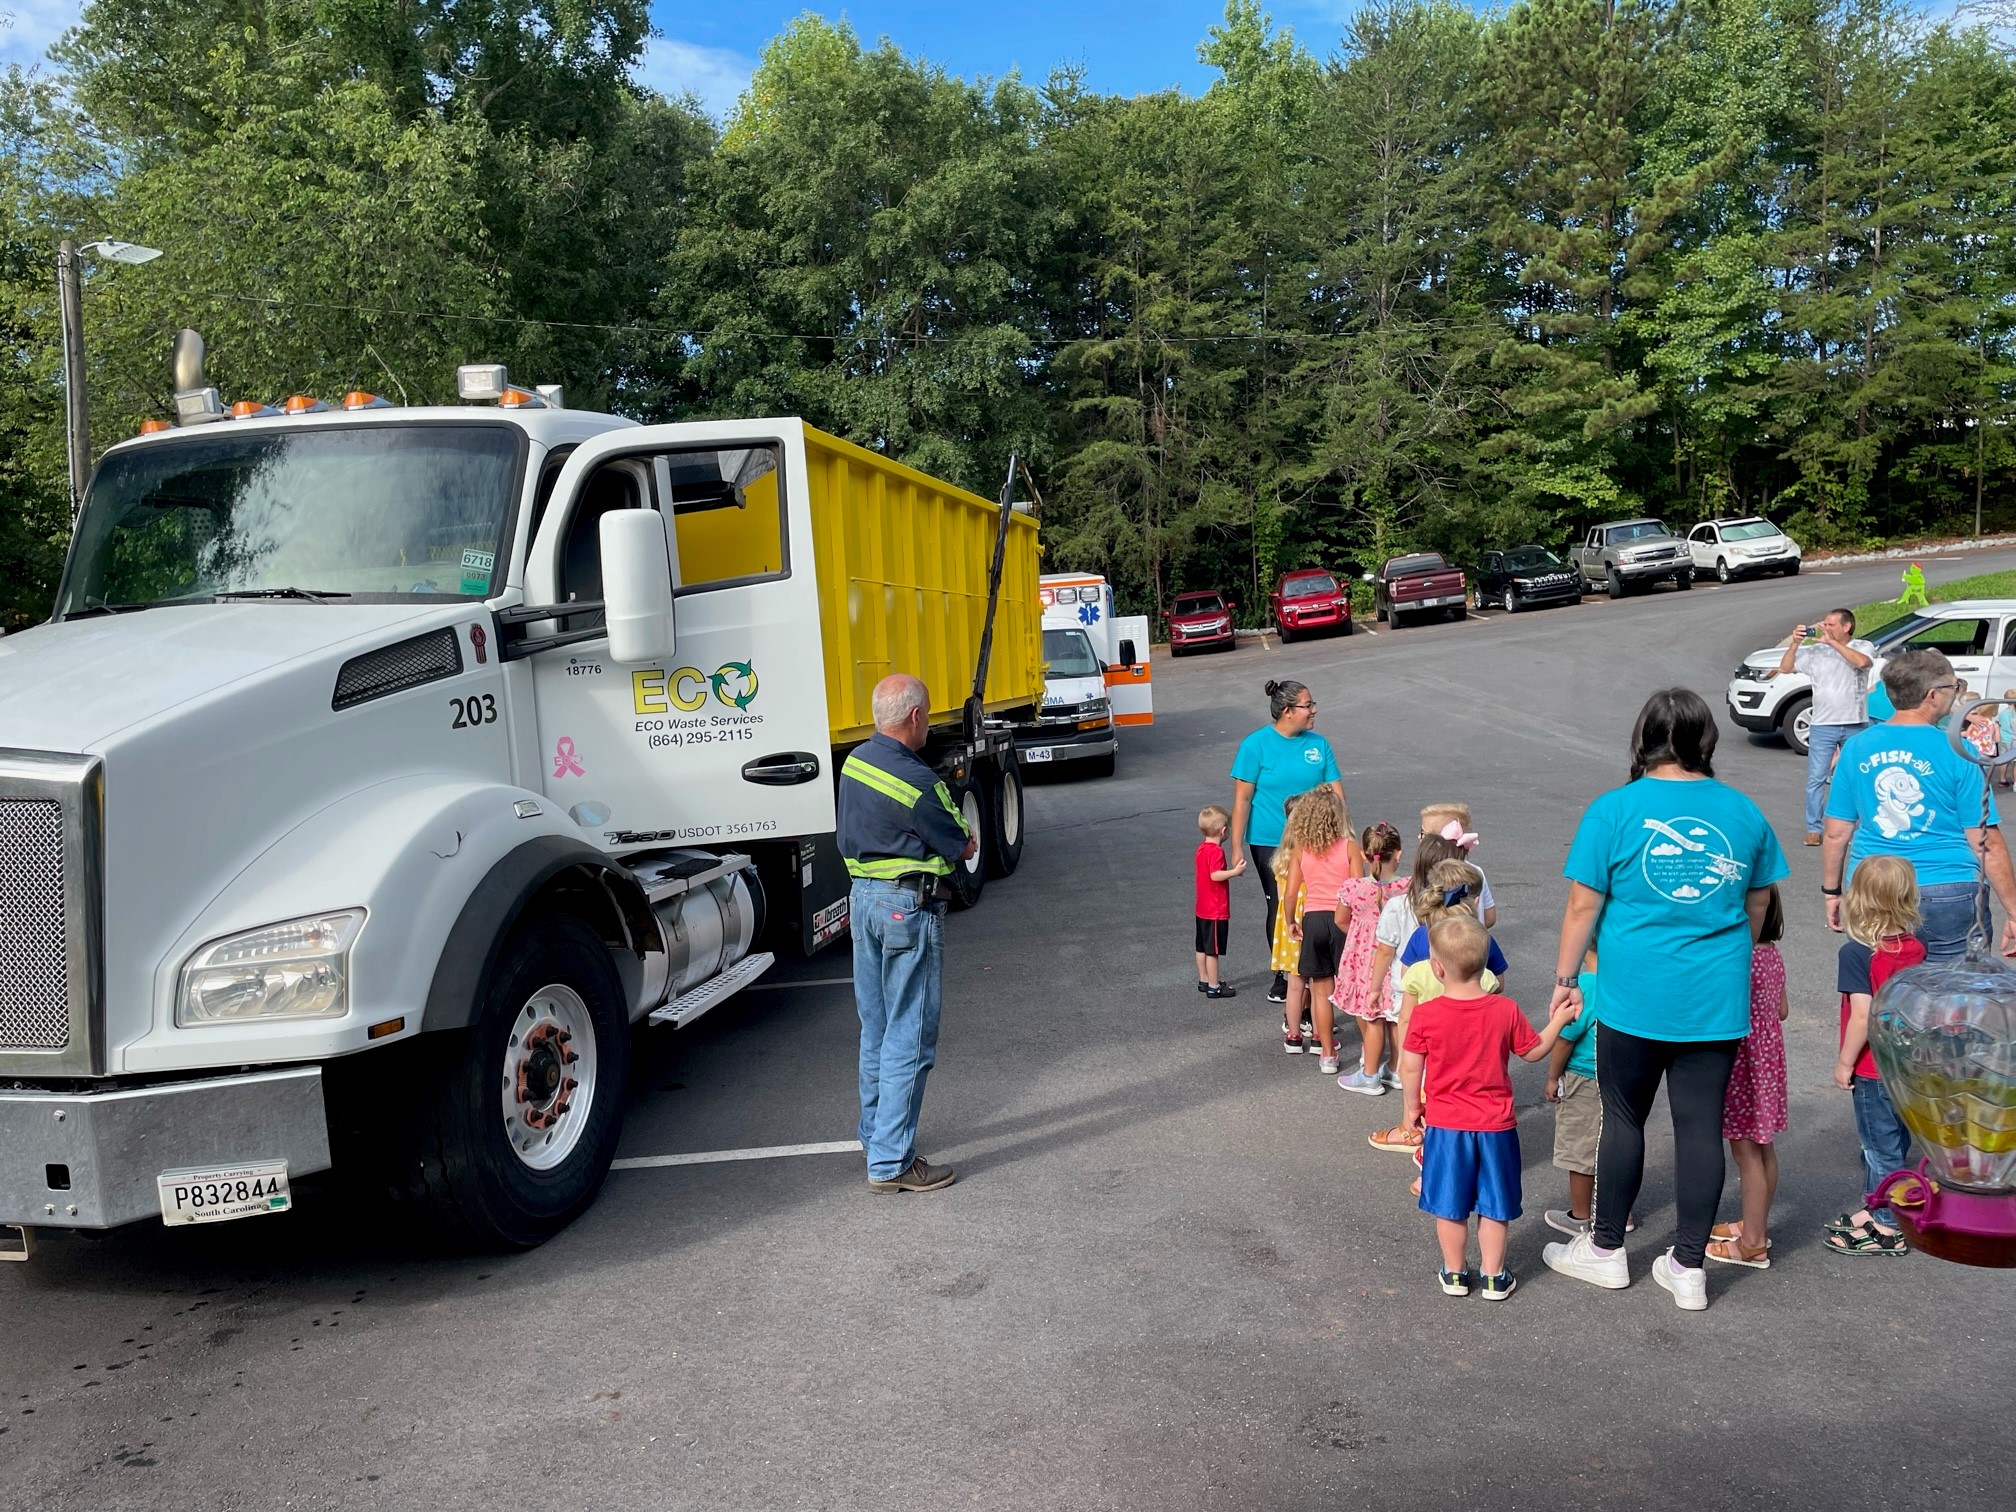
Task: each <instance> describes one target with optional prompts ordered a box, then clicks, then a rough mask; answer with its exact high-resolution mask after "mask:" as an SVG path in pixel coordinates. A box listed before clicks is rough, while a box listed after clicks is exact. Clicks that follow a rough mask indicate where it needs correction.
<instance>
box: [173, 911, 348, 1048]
mask: <svg viewBox="0 0 2016 1512" xmlns="http://www.w3.org/2000/svg"><path fill="white" fill-rule="evenodd" d="M363 927H364V910H363V909H361V908H350V909H341V910H338V911H336V912H333V913H326V914H314V915H311V916H310V917H308V918H305V919H288V920H286V921H285V922H284V923H280V924H268V925H266V926H264V927H263V928H260V929H252V930H247V931H246V932H245V933H244V934H236V935H231V936H229V937H227V938H225V939H222V940H213V941H212V942H211V943H210V944H208V945H205V946H204V947H203V948H202V949H201V950H199V951H197V952H196V954H195V955H194V956H192V957H190V959H189V964H188V965H186V966H184V967H183V968H182V984H181V989H180V991H179V992H178V993H177V994H176V999H175V1022H176V1023H177V1024H179V1025H181V1026H182V1027H183V1028H185V1029H188V1028H194V1027H196V1026H198V1025H202V1024H228V1023H237V1022H241V1021H243V1020H246V1019H303V1018H341V1017H342V1016H343V1015H344V1014H345V1013H347V1012H349V1011H350V947H351V945H352V944H354V943H355V942H356V939H357V933H358V931H359V930H361V929H362V928H363Z"/></svg>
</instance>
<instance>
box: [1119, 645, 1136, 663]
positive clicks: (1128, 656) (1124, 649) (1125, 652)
mask: <svg viewBox="0 0 2016 1512" xmlns="http://www.w3.org/2000/svg"><path fill="white" fill-rule="evenodd" d="M1120 665H1121V666H1123V667H1131V666H1133V665H1134V642H1132V641H1131V640H1123V641H1122V642H1120Z"/></svg>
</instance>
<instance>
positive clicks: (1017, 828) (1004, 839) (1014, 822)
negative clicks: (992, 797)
mask: <svg viewBox="0 0 2016 1512" xmlns="http://www.w3.org/2000/svg"><path fill="white" fill-rule="evenodd" d="M1021 838H1022V774H1021V773H1020V772H1009V773H1006V774H1005V775H1004V776H1003V777H1002V779H1001V844H1002V846H1003V847H1004V848H1005V849H1008V850H1013V849H1014V848H1015V846H1016V843H1017V842H1018V841H1020V840H1021Z"/></svg>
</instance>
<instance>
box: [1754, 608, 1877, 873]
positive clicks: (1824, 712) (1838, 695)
mask: <svg viewBox="0 0 2016 1512" xmlns="http://www.w3.org/2000/svg"><path fill="white" fill-rule="evenodd" d="M1854 635H1855V611H1854V610H1852V609H1830V610H1828V611H1827V613H1826V614H1825V616H1823V617H1822V619H1821V621H1820V623H1819V624H1818V625H1817V626H1813V625H1795V626H1793V627H1792V637H1791V639H1790V640H1788V641H1786V643H1785V655H1784V656H1783V657H1782V658H1781V659H1780V660H1779V663H1778V670H1779V671H1780V672H1804V673H1805V674H1806V675H1807V676H1808V677H1810V678H1811V679H1812V680H1813V713H1812V724H1811V725H1810V726H1809V728H1808V730H1807V734H1806V843H1807V844H1808V845H1818V844H1819V843H1820V836H1821V821H1822V814H1823V810H1824V809H1825V807H1826V804H1827V783H1828V779H1829V778H1830V777H1831V776H1832V775H1833V772H1834V755H1835V753H1836V752H1837V751H1839V750H1840V749H1841V742H1842V741H1844V740H1846V739H1847V738H1848V737H1849V736H1850V735H1853V734H1854V733H1855V732H1856V731H1857V730H1859V729H1861V728H1862V727H1863V726H1864V725H1865V724H1867V723H1868V722H1869V715H1868V712H1867V706H1866V704H1865V702H1864V700H1865V698H1866V697H1867V695H1868V692H1869V668H1870V667H1871V666H1872V665H1873V664H1874V663H1875V660H1876V648H1875V646H1873V645H1871V644H1870V643H1869V642H1868V641H1866V640H1856V639H1854Z"/></svg>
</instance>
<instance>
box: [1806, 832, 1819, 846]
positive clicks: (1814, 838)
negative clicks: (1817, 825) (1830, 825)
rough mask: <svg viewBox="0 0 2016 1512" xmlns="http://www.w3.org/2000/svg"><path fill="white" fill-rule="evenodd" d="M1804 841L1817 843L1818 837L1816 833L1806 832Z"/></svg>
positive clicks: (1809, 843)
mask: <svg viewBox="0 0 2016 1512" xmlns="http://www.w3.org/2000/svg"><path fill="white" fill-rule="evenodd" d="M1806 843H1807V844H1808V845H1818V844H1819V843H1820V837H1819V836H1818V835H1814V834H1808V835H1807V836H1806Z"/></svg>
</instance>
